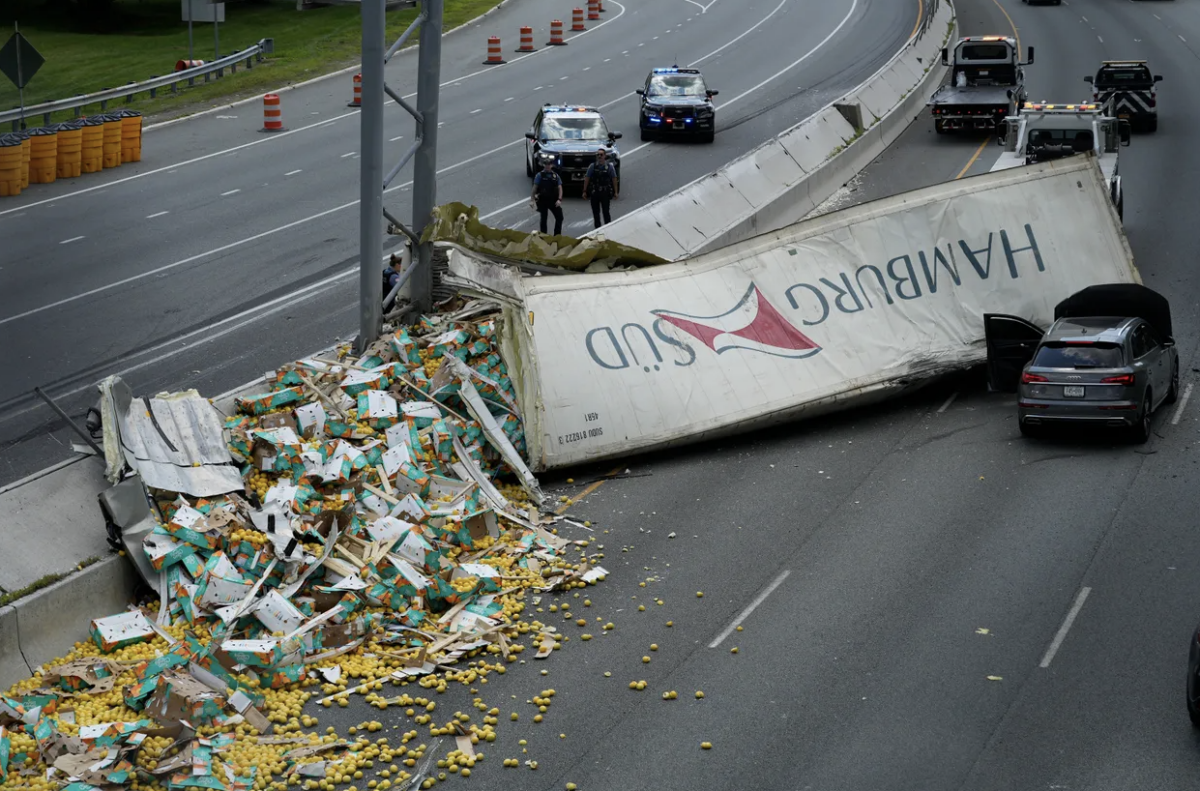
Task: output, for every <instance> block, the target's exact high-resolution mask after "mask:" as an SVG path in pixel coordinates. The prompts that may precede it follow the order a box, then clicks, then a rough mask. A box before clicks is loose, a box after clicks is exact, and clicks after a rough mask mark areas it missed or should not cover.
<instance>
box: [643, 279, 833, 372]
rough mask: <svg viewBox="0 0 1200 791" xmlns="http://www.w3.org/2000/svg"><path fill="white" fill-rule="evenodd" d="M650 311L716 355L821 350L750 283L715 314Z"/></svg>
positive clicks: (793, 355)
mask: <svg viewBox="0 0 1200 791" xmlns="http://www.w3.org/2000/svg"><path fill="white" fill-rule="evenodd" d="M651 313H653V314H654V315H655V316H658V317H659V318H660V319H662V320H663V321H665V322H667V323H668V324H671V325H672V326H674V327H676V328H678V329H679V330H681V331H683V332H686V333H687V334H688V335H691V336H692V337H693V338H695V339H696V340H698V341H700V342H701V343H703V344H704V345H705V346H707V347H708V348H710V349H712V350H713V351H714V352H716V353H717V354H723V353H725V352H727V351H730V350H731V349H743V350H745V351H752V352H762V353H763V354H771V355H774V356H776V357H791V358H795V359H798V358H803V357H811V356H812V355H814V354H816V353H817V352H819V351H821V347H820V346H819V345H817V344H816V343H814V342H813V341H812V339H810V338H809V337H808V336H807V335H805V334H804V333H803V332H801V331H800V330H798V329H796V327H795V326H793V325H792V323H791V322H790V321H788V320H787V319H786V318H784V316H783V314H782V313H780V312H779V311H778V310H777V309H776V308H775V306H774V305H772V304H771V303H770V302H769V301H767V298H766V297H765V296H763V293H762V291H760V290H759V288H758V286H756V285H754V284H753V283H751V284H750V288H749V289H747V290H746V293H745V294H744V295H743V296H742V298H741V300H740V301H739V302H738V303H737V304H736V305H734V306H733V307H732V308H731V309H729V310H727V311H726V312H724V313H721V314H719V315H716V316H692V315H690V314H687V313H679V312H678V311H673V310H654V311H651Z"/></svg>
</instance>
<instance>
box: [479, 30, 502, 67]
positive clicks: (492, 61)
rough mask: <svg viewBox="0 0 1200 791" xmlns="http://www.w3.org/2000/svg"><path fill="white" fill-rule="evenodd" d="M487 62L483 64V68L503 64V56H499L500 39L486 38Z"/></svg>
mask: <svg viewBox="0 0 1200 791" xmlns="http://www.w3.org/2000/svg"><path fill="white" fill-rule="evenodd" d="M487 53H488V54H487V60H485V61H484V62H483V65H484V66H499V65H500V64H501V63H504V62H505V60H504V56H503V55H501V54H500V37H499V36H488V49H487Z"/></svg>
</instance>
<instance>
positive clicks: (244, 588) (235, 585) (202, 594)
mask: <svg viewBox="0 0 1200 791" xmlns="http://www.w3.org/2000/svg"><path fill="white" fill-rule="evenodd" d="M253 587H254V581H253V580H248V579H246V578H245V577H244V576H243V575H242V573H241V572H240V571H239V570H238V568H237V566H235V565H233V563H231V562H230V560H229V558H228V557H226V556H225V553H224V552H214V553H213V554H212V556H211V557H209V559H208V562H207V563H205V564H204V573H203V574H202V575H201V576H200V579H199V580H198V591H197V597H198V598H197V599H196V603H198V604H201V605H203V606H205V607H209V608H213V607H223V606H225V605H227V604H236V603H237V602H240V601H242V600H243V599H245V598H246V596H248V595H249V593H250V590H251V588H253Z"/></svg>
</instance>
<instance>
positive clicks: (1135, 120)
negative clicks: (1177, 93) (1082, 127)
mask: <svg viewBox="0 0 1200 791" xmlns="http://www.w3.org/2000/svg"><path fill="white" fill-rule="evenodd" d="M1083 79H1084V81H1085V82H1090V83H1091V84H1092V100H1093V101H1095V102H1096V103H1097V104H1102V105H1106V108H1105V109H1106V110H1107V111H1108V114H1109V115H1112V116H1115V117H1117V118H1127V119H1129V123H1130V125H1132V126H1142V127H1144V128H1145V129H1146V130H1147V131H1149V132H1153V131H1155V130H1157V129H1158V87H1157V83H1159V82H1161V81H1162V75H1160V74H1151V73H1150V69H1149V68H1148V67H1147V66H1146V61H1144V60H1106V61H1103V62H1102V63H1101V64H1100V68H1099V69H1098V70H1097V71H1096V74H1095V76H1091V75H1089V76H1087V77H1084V78H1083Z"/></svg>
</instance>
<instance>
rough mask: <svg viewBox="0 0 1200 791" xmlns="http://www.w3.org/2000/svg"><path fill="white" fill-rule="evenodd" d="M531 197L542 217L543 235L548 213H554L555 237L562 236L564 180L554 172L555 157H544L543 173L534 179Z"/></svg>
mask: <svg viewBox="0 0 1200 791" xmlns="http://www.w3.org/2000/svg"><path fill="white" fill-rule="evenodd" d="M530 197H531V198H532V199H533V202H534V206H535V207H536V208H537V211H538V214H540V215H541V217H542V224H541V230H542V233H546V222H547V217H546V215H547V213H553V214H554V235H555V236H559V235H561V234H562V225H563V212H562V198H563V186H562V179H561V178H559V177H558V174H557V173H555V172H554V157H551V156H543V157H542V171H541V172H540V173H538V174H537V175H536V176H534V177H533V194H532V195H531V196H530Z"/></svg>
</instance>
